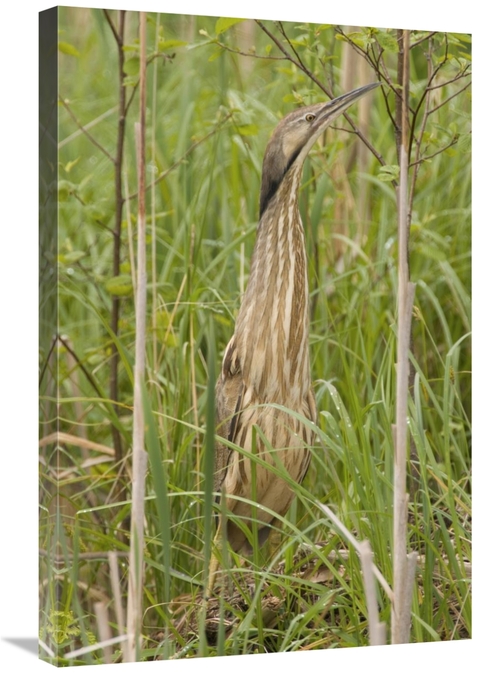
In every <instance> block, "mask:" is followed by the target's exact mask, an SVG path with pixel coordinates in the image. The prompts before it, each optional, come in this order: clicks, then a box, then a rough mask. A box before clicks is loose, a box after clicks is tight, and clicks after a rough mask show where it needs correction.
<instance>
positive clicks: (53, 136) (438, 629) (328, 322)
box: [39, 7, 472, 666]
mask: <svg viewBox="0 0 500 673" xmlns="http://www.w3.org/2000/svg"><path fill="white" fill-rule="evenodd" d="M332 13H333V10H332ZM39 196H40V373H39V377H40V448H39V458H40V492H39V493H40V495H39V499H40V510H39V511H40V519H39V522H40V523H39V534H40V541H39V546H40V558H39V569H40V583H39V607H40V632H39V645H40V650H39V651H40V657H41V658H43V659H44V660H46V661H47V662H49V663H51V664H54V665H60V666H70V665H81V664H100V663H120V662H133V661H148V660H150V661H154V660H163V659H174V658H175V659H183V658H192V657H214V656H225V655H239V654H251V653H271V652H295V651H308V650H318V649H321V650H324V649H331V650H338V649H340V648H348V647H361V646H373V645H390V644H397V643H426V642H436V641H450V640H459V639H469V638H471V636H472V633H471V603H472V599H471V563H472V558H471V421H470V418H471V274H470V270H471V36H470V35H468V34H456V33H445V32H436V31H434V30H432V25H429V28H428V29H427V30H412V29H408V28H397V27H382V26H377V27H366V26H365V27H360V26H345V25H336V24H334V23H332V24H322V25H320V24H314V23H307V22H303V23H293V22H290V21H280V20H275V21H270V20H265V21H263V20H258V19H253V18H246V19H243V18H230V17H214V16H187V15H181V14H166V13H164V14H161V13H153V12H148V13H142V12H139V11H137V12H134V11H125V10H124V11H115V10H113V11H111V10H106V9H90V8H88V9H86V8H72V7H58V8H54V9H51V10H47V11H46V12H42V13H41V14H40V195H39ZM332 656H334V652H333V653H332Z"/></svg>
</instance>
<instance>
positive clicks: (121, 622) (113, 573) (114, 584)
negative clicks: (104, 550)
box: [108, 551, 125, 635]
mask: <svg viewBox="0 0 500 673" xmlns="http://www.w3.org/2000/svg"><path fill="white" fill-rule="evenodd" d="M108 559H109V574H110V577H111V589H112V592H113V600H114V602H115V615H116V623H117V624H118V633H119V634H120V635H122V634H123V633H125V619H124V616H123V605H122V595H121V591H120V572H119V570H118V555H117V553H116V552H115V551H110V552H109V553H108Z"/></svg>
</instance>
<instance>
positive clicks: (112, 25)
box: [102, 9, 123, 48]
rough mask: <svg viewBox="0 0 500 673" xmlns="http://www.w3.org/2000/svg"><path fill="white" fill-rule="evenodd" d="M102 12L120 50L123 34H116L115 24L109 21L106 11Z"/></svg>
mask: <svg viewBox="0 0 500 673" xmlns="http://www.w3.org/2000/svg"><path fill="white" fill-rule="evenodd" d="M102 11H103V12H104V16H105V17H106V21H107V22H108V24H109V27H110V28H111V32H112V33H113V37H114V38H115V40H116V44H117V45H118V46H119V47H120V48H121V47H122V46H123V34H122V33H121V32H120V33H118V32H117V30H116V28H115V24H114V23H113V21H112V20H111V17H110V15H109V12H108V10H107V9H103V10H102Z"/></svg>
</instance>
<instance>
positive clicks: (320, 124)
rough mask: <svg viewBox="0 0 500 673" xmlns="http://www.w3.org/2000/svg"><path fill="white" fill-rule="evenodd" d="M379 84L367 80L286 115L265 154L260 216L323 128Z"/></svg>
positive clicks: (302, 160) (276, 129)
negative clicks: (344, 92)
mask: <svg viewBox="0 0 500 673" xmlns="http://www.w3.org/2000/svg"><path fill="white" fill-rule="evenodd" d="M378 85H379V82H375V83H374V84H367V85H366V86H362V87H360V88H359V89H355V90H354V91H350V92H349V93H346V94H344V95H343V96H339V97H338V98H334V99H333V100H329V101H328V102H327V103H316V104H315V105H309V106H308V107H303V108H299V109H297V110H294V111H293V112H290V114H288V115H287V116H286V117H284V118H283V119H282V120H281V121H280V123H279V124H278V126H277V127H276V128H275V130H274V132H273V134H272V136H271V139H270V141H269V143H268V144H267V148H266V152H265V154H264V163H263V166H262V186H261V190H260V216H261V217H262V214H263V213H264V211H265V210H266V208H267V206H268V204H269V202H270V200H271V199H272V197H273V196H274V194H275V193H276V192H277V190H278V187H279V186H280V184H281V182H282V180H283V178H284V177H285V175H286V173H287V172H288V171H289V170H290V169H291V168H292V166H293V167H297V166H299V167H300V166H302V164H303V163H304V161H305V158H306V156H307V155H308V153H309V150H310V149H311V147H312V146H313V145H314V143H315V142H316V140H317V139H318V138H319V136H320V135H321V134H322V133H323V131H324V130H325V129H326V128H327V127H328V126H329V125H330V124H331V123H332V121H333V120H334V119H336V118H337V117H338V116H340V115H341V114H342V113H343V112H344V111H345V110H347V108H348V107H349V106H350V105H351V104H352V103H354V101H356V100H357V99H358V98H360V97H361V96H363V95H364V94H365V93H368V91H371V90H372V89H374V88H375V87H377V86H378Z"/></svg>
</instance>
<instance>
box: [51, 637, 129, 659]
mask: <svg viewBox="0 0 500 673" xmlns="http://www.w3.org/2000/svg"><path fill="white" fill-rule="evenodd" d="M126 638H127V636H116V637H115V638H110V639H109V640H105V641H103V642H100V643H94V644H93V645H87V646H86V647H80V648H79V649H78V650H73V651H72V652H68V653H67V654H65V655H64V658H65V659H76V657H80V656H81V655H82V654H88V653H89V652H95V651H96V650H100V649H102V648H103V647H109V646H110V645H116V644H118V643H122V642H123V641H124V640H125V639H126Z"/></svg>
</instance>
